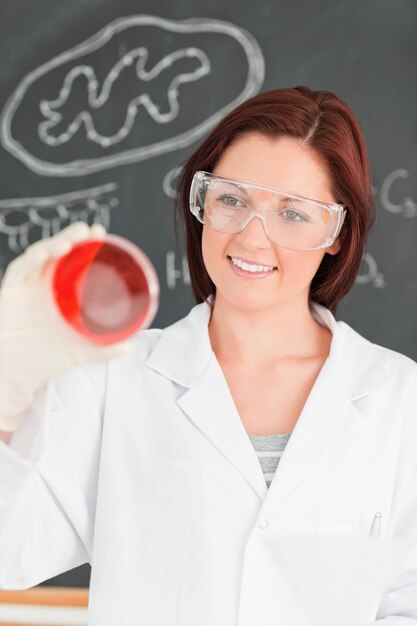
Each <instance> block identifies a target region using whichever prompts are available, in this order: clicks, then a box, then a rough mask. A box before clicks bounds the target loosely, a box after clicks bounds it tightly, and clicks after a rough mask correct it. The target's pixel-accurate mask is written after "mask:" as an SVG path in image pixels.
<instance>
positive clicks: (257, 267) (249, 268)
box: [227, 255, 278, 274]
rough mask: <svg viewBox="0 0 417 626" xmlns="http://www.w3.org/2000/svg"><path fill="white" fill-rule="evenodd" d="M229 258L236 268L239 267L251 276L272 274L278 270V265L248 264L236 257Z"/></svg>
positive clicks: (228, 256)
mask: <svg viewBox="0 0 417 626" xmlns="http://www.w3.org/2000/svg"><path fill="white" fill-rule="evenodd" d="M227 258H228V259H229V261H230V262H231V263H232V264H233V265H234V266H235V267H238V268H239V269H241V270H243V271H244V272H248V273H250V274H272V272H274V271H276V270H277V269H278V268H277V266H276V265H263V264H260V263H248V262H246V261H242V259H240V258H239V257H234V256H230V255H227Z"/></svg>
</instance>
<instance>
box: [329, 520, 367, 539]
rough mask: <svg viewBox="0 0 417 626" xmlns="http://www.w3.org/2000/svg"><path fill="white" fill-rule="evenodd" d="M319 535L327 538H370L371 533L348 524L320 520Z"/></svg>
mask: <svg viewBox="0 0 417 626" xmlns="http://www.w3.org/2000/svg"><path fill="white" fill-rule="evenodd" d="M317 528H318V534H319V535H320V536H327V537H362V538H366V537H369V533H368V532H366V530H364V529H363V528H360V527H358V526H353V525H352V524H347V523H346V522H333V521H329V520H319V521H318V523H317Z"/></svg>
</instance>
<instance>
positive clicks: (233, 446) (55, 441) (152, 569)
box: [0, 302, 417, 626]
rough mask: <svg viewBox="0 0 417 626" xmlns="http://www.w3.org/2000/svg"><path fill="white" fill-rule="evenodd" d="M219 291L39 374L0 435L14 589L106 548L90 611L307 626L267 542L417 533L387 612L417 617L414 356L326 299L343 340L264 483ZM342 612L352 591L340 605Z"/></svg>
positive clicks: (98, 615)
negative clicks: (27, 402) (63, 369)
mask: <svg viewBox="0 0 417 626" xmlns="http://www.w3.org/2000/svg"><path fill="white" fill-rule="evenodd" d="M209 315H210V304H209V303H206V302H205V303H203V304H200V305H198V306H196V307H194V308H193V309H192V310H191V312H190V314H189V315H188V316H187V317H185V318H184V319H182V320H180V321H179V322H177V323H175V324H173V325H172V326H170V327H168V328H166V329H165V330H162V331H161V330H156V329H151V330H146V331H142V332H140V333H139V334H138V335H137V336H136V337H135V338H134V340H133V341H134V349H133V350H132V352H131V353H130V354H129V355H128V356H126V357H123V358H119V359H118V360H115V361H112V362H110V363H109V364H98V365H97V364H96V365H92V366H89V367H86V368H82V369H78V370H75V371H73V372H72V373H71V374H69V375H68V376H65V377H63V378H61V379H59V380H58V381H56V382H55V383H54V384H53V385H50V386H49V387H48V389H46V390H41V391H40V392H39V393H38V395H37V398H36V400H35V402H34V403H33V405H32V407H31V408H30V410H29V411H28V413H27V414H26V416H25V418H24V421H23V423H22V425H21V426H20V428H19V429H18V431H16V433H15V435H14V437H13V438H12V441H11V444H10V446H7V445H5V444H4V445H3V444H1V445H0V476H1V479H0V588H11V589H21V588H26V587H29V586H33V585H36V584H37V583H39V582H40V581H42V580H44V579H47V578H49V577H52V576H54V575H56V574H58V573H60V572H62V571H65V570H68V569H70V568H73V567H76V566H78V565H80V564H82V563H85V562H89V563H91V564H92V577H91V586H90V607H89V624H90V625H91V626H115V625H117V626H132V625H133V624H135V625H136V624H137V625H138V626H139V625H141V626H142V625H143V626H197V625H198V626H256V625H257V624H262V626H300V625H301V624H302V623H303V622H302V619H301V618H300V617H299V615H298V612H297V611H298V608H297V606H296V605H295V603H294V600H293V598H292V597H291V594H289V593H288V588H287V587H286V584H285V582H284V580H283V579H282V578H281V576H280V574H279V564H275V563H274V562H273V561H272V562H271V559H269V557H268V543H269V541H271V540H273V538H274V537H277V536H281V535H285V534H294V533H301V534H303V533H304V534H311V533H314V534H323V533H328V532H329V531H330V532H332V530H333V531H334V532H336V533H339V534H340V533H342V534H343V535H345V536H358V535H365V534H367V533H368V532H369V529H370V526H371V523H372V520H373V518H374V514H375V512H377V511H379V512H381V513H382V536H383V537H384V536H385V537H389V536H397V535H398V536H408V537H414V539H416V541H415V542H414V546H415V549H412V550H411V551H410V552H409V554H408V557H407V563H406V565H405V569H404V571H403V572H402V574H401V576H400V577H399V578H398V579H396V580H395V581H392V585H391V586H390V588H389V589H387V590H386V594H385V595H384V596H383V598H382V599H381V603H380V606H379V609H378V613H377V614H376V615H375V620H377V621H376V623H377V624H378V625H380V626H416V625H417V365H416V364H415V363H414V362H413V361H411V360H410V359H408V358H407V357H405V356H402V355H400V354H398V353H395V352H392V351H390V350H387V349H385V348H382V347H379V346H376V345H374V344H371V343H370V342H369V341H367V340H366V339H364V338H363V337H361V336H360V335H358V334H357V333H356V332H355V331H354V330H352V329H351V328H350V327H349V326H348V325H346V324H345V323H343V322H336V321H335V319H334V317H333V316H332V315H331V313H330V312H329V311H327V310H326V309H325V308H323V307H320V306H318V305H314V315H315V316H316V318H317V319H318V320H319V321H320V322H321V323H322V324H323V325H327V326H328V327H329V328H330V329H331V331H332V333H333V339H332V344H331V351H330V355H329V357H328V359H327V361H326V362H325V364H324V366H323V368H322V371H321V372H320V375H319V377H318V379H317V381H316V383H315V385H314V388H313V390H312V391H311V394H310V396H309V398H308V400H307V403H306V405H305V407H304V409H303V411H302V414H301V416H300V417H299V420H298V422H297V425H296V427H295V429H294V431H293V433H292V436H291V438H290V440H289V443H288V446H287V448H286V450H285V452H284V454H283V456H282V459H281V462H280V464H279V466H278V470H277V473H276V475H275V477H274V479H273V481H272V484H271V486H270V489H269V490H268V489H267V487H266V484H265V480H264V477H263V474H262V470H261V467H260V464H259V461H258V459H257V456H256V454H255V451H254V450H253V448H252V445H251V442H250V440H249V437H248V436H247V433H246V432H245V429H244V427H243V425H242V422H241V420H240V418H239V415H238V413H237V411H236V408H235V405H234V403H233V400H232V397H231V395H230V392H229V389H228V386H227V384H226V381H225V378H224V376H223V373H222V370H221V368H220V366H219V364H218V362H217V360H216V358H215V355H214V353H213V352H212V349H211V345H210V341H209V335H208V331H207V323H208V319H209ZM341 611H343V607H341Z"/></svg>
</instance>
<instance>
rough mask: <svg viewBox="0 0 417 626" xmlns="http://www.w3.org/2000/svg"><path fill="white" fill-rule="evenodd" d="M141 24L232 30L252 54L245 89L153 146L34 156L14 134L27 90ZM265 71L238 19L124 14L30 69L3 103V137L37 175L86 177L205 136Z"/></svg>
mask: <svg viewBox="0 0 417 626" xmlns="http://www.w3.org/2000/svg"><path fill="white" fill-rule="evenodd" d="M136 25H157V26H159V27H161V28H164V29H165V30H168V31H172V32H181V33H187V32H192V33H193V34H195V33H198V32H204V33H209V32H215V33H222V34H226V35H230V36H231V37H233V38H234V39H235V40H236V41H237V42H238V43H239V44H240V45H241V46H242V48H243V50H244V52H245V54H246V57H247V62H248V74H247V80H246V84H245V87H244V89H243V90H242V91H241V93H240V94H239V95H238V96H237V97H236V98H235V99H234V100H232V101H231V102H229V103H228V104H227V105H225V106H223V107H222V108H221V109H219V110H218V111H217V112H216V113H214V114H213V115H211V116H210V117H208V118H207V119H205V120H203V122H201V123H200V124H197V126H195V127H194V128H191V129H190V130H187V131H185V132H183V133H180V134H179V135H177V136H175V137H171V138H168V139H164V140H163V141H160V142H157V143H154V144H151V145H149V146H145V147H140V148H134V149H130V150H126V151H123V152H120V153H118V154H114V155H109V156H104V157H99V158H97V159H77V160H75V161H70V162H68V163H62V164H56V163H52V162H49V161H43V160H41V159H38V158H36V157H34V156H33V155H32V154H31V153H30V152H28V150H26V148H24V147H23V145H22V144H21V143H20V142H19V141H17V140H16V139H14V137H13V135H12V131H11V124H12V120H13V116H14V114H15V112H16V110H17V108H18V106H19V104H20V103H21V101H22V99H23V97H24V96H25V94H26V92H27V91H28V89H29V88H30V87H31V85H32V84H33V83H34V82H35V81H36V80H38V78H40V77H42V76H44V75H45V74H47V73H48V72H49V71H51V70H53V69H55V68H56V67H59V66H60V65H62V64H64V63H66V62H68V61H74V60H75V59H77V58H78V57H80V56H83V55H84V54H85V53H87V52H88V53H90V52H94V51H95V50H97V49H98V48H101V47H102V46H103V45H104V44H106V43H107V42H108V41H109V40H110V39H111V38H112V36H113V35H114V34H116V33H119V32H121V31H123V30H125V29H126V28H128V27H129V26H136ZM264 76H265V63H264V58H263V54H262V50H261V48H260V46H259V44H258V42H257V41H256V39H255V38H254V37H253V35H251V33H249V32H248V31H246V30H244V29H242V28H240V27H238V26H236V25H234V24H230V23H229V22H224V21H222V20H216V19H204V18H191V19H188V20H182V21H178V22H174V21H173V20H167V19H164V18H160V17H156V16H151V15H134V16H130V17H122V18H118V19H117V20H114V21H113V22H111V23H110V24H108V25H107V26H105V27H104V28H103V29H102V30H100V31H98V32H97V33H95V34H94V35H93V36H92V37H90V38H89V39H87V40H85V41H84V42H83V43H81V44H78V45H77V46H74V47H73V48H71V49H70V50H66V51H65V52H63V53H61V54H59V55H58V56H56V57H54V58H53V59H51V60H50V61H48V62H47V63H44V64H43V65H41V66H40V67H38V68H36V69H35V70H34V71H32V72H30V73H29V74H27V75H26V76H25V78H23V80H22V81H21V82H20V83H19V84H18V86H17V87H16V89H15V90H14V92H13V93H12V94H11V96H10V97H9V98H8V100H7V102H6V104H5V106H4V108H3V111H2V113H1V116H0V139H1V143H2V145H3V147H4V148H5V149H6V150H7V151H8V152H10V153H11V154H12V155H13V156H15V157H16V158H17V159H19V160H20V161H21V162H22V163H24V164H25V165H26V166H27V167H28V168H29V169H31V170H32V171H33V172H35V173H37V174H40V175H43V176H60V177H71V176H86V175H89V174H92V173H94V172H98V171H101V170H104V169H109V168H112V167H116V166H121V165H126V164H129V163H136V162H138V161H143V160H145V159H149V158H151V157H155V156H157V155H160V154H164V153H167V152H172V151H174V150H179V149H181V148H185V147H187V146H189V145H190V144H192V143H193V142H194V141H196V140H197V139H199V138H200V137H201V136H203V135H204V134H205V133H206V132H207V131H208V130H209V129H210V128H212V127H213V126H214V125H215V124H216V123H217V122H218V121H220V119H222V117H224V115H225V114H226V113H228V112H229V111H230V110H231V109H233V108H234V107H235V106H237V105H238V104H239V103H240V102H242V101H244V100H246V99H247V98H249V97H250V96H252V95H254V94H255V93H257V91H258V88H259V87H260V85H262V83H263V80H264Z"/></svg>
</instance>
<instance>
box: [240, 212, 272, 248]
mask: <svg viewBox="0 0 417 626" xmlns="http://www.w3.org/2000/svg"><path fill="white" fill-rule="evenodd" d="M264 220H265V218H264V217H263V216H261V215H252V217H251V219H250V220H249V223H248V224H246V226H245V228H244V229H243V230H242V231H241V232H240V233H237V234H236V241H237V243H239V244H241V245H242V246H244V247H245V248H246V249H247V250H257V249H259V248H261V249H264V250H266V249H267V248H270V247H271V241H270V239H269V237H268V234H267V231H266V224H265V221H264Z"/></svg>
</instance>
